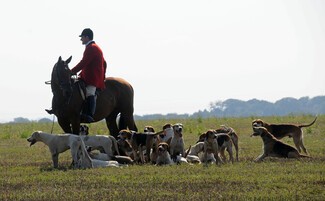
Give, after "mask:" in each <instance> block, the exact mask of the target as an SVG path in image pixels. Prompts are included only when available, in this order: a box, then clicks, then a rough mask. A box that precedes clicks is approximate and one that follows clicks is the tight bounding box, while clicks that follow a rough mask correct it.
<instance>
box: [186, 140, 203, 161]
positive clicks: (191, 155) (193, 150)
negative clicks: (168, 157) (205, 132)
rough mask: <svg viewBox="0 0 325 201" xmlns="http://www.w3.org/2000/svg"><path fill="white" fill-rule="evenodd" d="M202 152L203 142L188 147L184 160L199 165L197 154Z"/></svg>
mask: <svg viewBox="0 0 325 201" xmlns="http://www.w3.org/2000/svg"><path fill="white" fill-rule="evenodd" d="M203 151H204V142H198V143H196V144H195V145H193V146H190V148H189V150H187V152H188V155H187V156H186V159H187V161H188V162H190V163H201V160H200V157H199V154H200V153H203Z"/></svg>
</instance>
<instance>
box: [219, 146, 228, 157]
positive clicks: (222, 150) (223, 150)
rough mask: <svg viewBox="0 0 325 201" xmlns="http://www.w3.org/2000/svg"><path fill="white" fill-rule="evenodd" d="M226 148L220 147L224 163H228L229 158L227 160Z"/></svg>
mask: <svg viewBox="0 0 325 201" xmlns="http://www.w3.org/2000/svg"><path fill="white" fill-rule="evenodd" d="M225 149H226V148H225V147H224V146H221V147H220V155H221V159H222V160H223V161H227V158H226V156H225Z"/></svg>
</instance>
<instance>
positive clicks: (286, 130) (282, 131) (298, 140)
mask: <svg viewBox="0 0 325 201" xmlns="http://www.w3.org/2000/svg"><path fill="white" fill-rule="evenodd" d="M316 119H317V117H316V118H315V119H314V121H313V122H311V123H310V124H300V125H294V124H268V123H266V122H265V121H263V120H261V119H255V120H254V121H253V122H252V127H253V130H254V127H264V128H266V129H267V130H268V131H269V132H270V133H272V135H273V136H274V137H276V138H277V139H282V138H284V137H286V136H289V137H292V138H293V142H294V144H295V146H296V148H297V150H298V151H299V152H301V149H302V150H303V151H304V152H305V153H306V154H308V152H307V149H306V148H305V145H304V143H303V132H302V129H301V128H303V127H309V126H311V125H313V124H314V123H315V122H316Z"/></svg>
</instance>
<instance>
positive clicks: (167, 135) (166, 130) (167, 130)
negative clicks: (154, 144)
mask: <svg viewBox="0 0 325 201" xmlns="http://www.w3.org/2000/svg"><path fill="white" fill-rule="evenodd" d="M173 136H174V130H173V127H172V125H171V124H165V125H164V126H163V134H162V135H159V141H160V142H168V140H171V138H172V137H173Z"/></svg>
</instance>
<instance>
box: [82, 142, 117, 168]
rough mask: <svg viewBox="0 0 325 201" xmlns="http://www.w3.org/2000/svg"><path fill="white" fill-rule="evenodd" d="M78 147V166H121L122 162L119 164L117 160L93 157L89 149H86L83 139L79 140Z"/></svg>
mask: <svg viewBox="0 0 325 201" xmlns="http://www.w3.org/2000/svg"><path fill="white" fill-rule="evenodd" d="M78 147H79V156H80V157H79V160H78V167H79V168H83V169H85V168H99V167H121V166H123V165H122V164H119V163H118V162H117V161H114V160H109V161H103V160H97V159H92V158H91V157H90V156H89V154H88V151H87V150H86V146H85V143H84V142H83V140H79V141H78Z"/></svg>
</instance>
